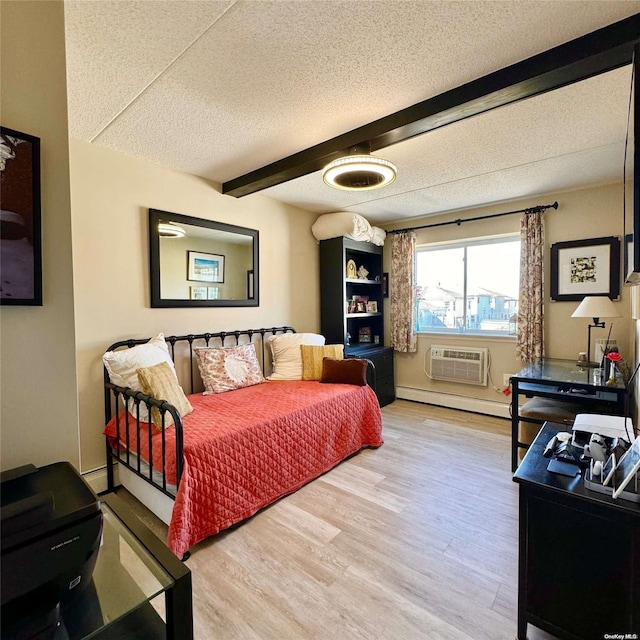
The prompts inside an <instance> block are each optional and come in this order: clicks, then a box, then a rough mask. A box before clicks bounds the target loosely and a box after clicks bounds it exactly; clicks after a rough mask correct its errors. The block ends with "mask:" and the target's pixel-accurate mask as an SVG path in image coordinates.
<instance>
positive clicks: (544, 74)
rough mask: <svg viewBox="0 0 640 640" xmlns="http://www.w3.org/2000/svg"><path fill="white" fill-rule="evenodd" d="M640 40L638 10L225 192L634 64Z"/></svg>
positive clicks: (292, 175) (242, 192) (253, 187)
mask: <svg viewBox="0 0 640 640" xmlns="http://www.w3.org/2000/svg"><path fill="white" fill-rule="evenodd" d="M638 42H640V14H635V15H633V16H630V17H629V18H625V19H624V20H621V21H619V22H616V23H614V24H612V25H609V26H607V27H603V28H602V29H598V30H597V31H593V32H592V33H589V34H587V35H584V36H581V37H579V38H576V39H575V40H570V41H569V42H566V43H564V44H561V45H559V46H557V47H554V48H553V49H549V50H548V51H544V52H543V53H540V54H537V55H535V56H532V57H531V58H527V59H526V60H523V61H521V62H517V63H516V64H513V65H511V66H509V67H505V68H504V69H500V70H499V71H494V72H493V73H490V74H488V75H486V76H483V77H482V78H478V79H477V80H472V81H471V82H468V83H466V84H464V85H461V86H459V87H456V88H455V89H451V90H449V91H445V92H444V93H441V94H440V95H437V96H435V97H433V98H429V99H427V100H423V101H422V102H419V103H417V104H414V105H413V106H411V107H407V108H405V109H401V110H400V111H396V112H395V113H393V114H391V115H388V116H385V117H384V118H380V119H378V120H375V121H374V122H370V123H369V124H366V125H363V126H361V127H358V128H356V129H353V130H352V131H348V132H346V133H343V134H341V135H339V136H336V137H335V138H331V139H330V140H326V141H325V142H321V143H319V144H317V145H314V146H313V147H309V148H308V149H305V150H304V151H299V152H298V153H294V154H293V155H290V156H287V157H286V158H282V159H281V160H277V161H276V162H272V163H271V164H268V165H266V166H264V167H261V168H260V169H256V170H254V171H251V172H249V173H246V174H245V175H242V176H239V177H238V178H233V179H232V180H229V181H227V182H224V183H223V184H222V193H224V194H226V195H231V196H235V197H241V196H246V195H249V194H251V193H256V192H258V191H261V190H263V189H267V188H269V187H273V186H275V185H278V184H282V183H283V182H288V181H289V180H294V179H296V178H300V177H302V176H305V175H307V174H309V173H313V172H315V171H319V170H320V169H322V168H323V167H324V166H325V165H326V164H328V163H329V162H331V161H332V160H335V159H337V158H340V157H342V156H345V155H347V153H348V151H349V149H350V148H351V147H355V146H360V145H369V147H370V149H371V151H372V152H373V151H377V150H380V149H384V148H385V147H388V146H391V145H393V144H397V143H398V142H402V141H403V140H408V139H410V138H413V137H415V136H419V135H422V134H424V133H427V132H428V131H432V130H434V129H438V128H440V127H444V126H446V125H448V124H452V123H454V122H458V121H460V120H464V119H465V118H470V117H472V116H475V115H478V114H481V113H485V112H487V111H491V110H492V109H497V108H498V107H502V106H505V105H508V104H512V103H514V102H517V101H519V100H524V99H525V98H531V97H533V96H537V95H540V94H543V93H546V92H547V91H553V90H554V89H559V88H561V87H564V86H567V85H569V84H573V83H574V82H580V81H582V80H586V79H587V78H590V77H592V76H595V75H598V74H600V73H605V72H607V71H612V70H613V69H617V68H618V67H621V66H624V65H626V64H630V63H631V61H632V59H633V47H634V45H635V44H636V43H638Z"/></svg>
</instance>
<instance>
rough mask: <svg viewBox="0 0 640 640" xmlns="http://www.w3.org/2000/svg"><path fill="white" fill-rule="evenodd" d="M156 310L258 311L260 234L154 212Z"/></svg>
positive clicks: (151, 220)
mask: <svg viewBox="0 0 640 640" xmlns="http://www.w3.org/2000/svg"><path fill="white" fill-rule="evenodd" d="M149 238H150V257H151V306H152V307H183V306H257V305H258V286H257V285H258V232H257V231H256V230H254V229H247V228H245V227H238V226H235V225H229V224H224V223H221V222H214V221H212V220H204V219H201V218H194V217H191V216H183V215H181V214H177V213H170V212H167V211H159V210H157V209H150V210H149Z"/></svg>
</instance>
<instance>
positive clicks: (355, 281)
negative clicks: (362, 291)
mask: <svg viewBox="0 0 640 640" xmlns="http://www.w3.org/2000/svg"><path fill="white" fill-rule="evenodd" d="M345 282H347V283H348V284H379V285H381V284H382V280H363V279H361V278H345Z"/></svg>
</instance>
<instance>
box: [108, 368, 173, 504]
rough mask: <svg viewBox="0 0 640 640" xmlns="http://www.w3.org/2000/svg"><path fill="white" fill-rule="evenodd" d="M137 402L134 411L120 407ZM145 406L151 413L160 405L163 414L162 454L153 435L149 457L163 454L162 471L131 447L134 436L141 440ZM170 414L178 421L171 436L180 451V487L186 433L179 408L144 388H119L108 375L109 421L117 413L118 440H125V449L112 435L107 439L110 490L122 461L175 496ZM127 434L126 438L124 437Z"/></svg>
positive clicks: (150, 441) (135, 439)
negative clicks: (171, 475)
mask: <svg viewBox="0 0 640 640" xmlns="http://www.w3.org/2000/svg"><path fill="white" fill-rule="evenodd" d="M130 402H132V403H133V407H134V408H133V410H131V407H129V411H121V410H120V409H122V408H126V407H127V406H128V405H129V403H130ZM141 404H142V405H144V406H146V408H147V412H148V413H151V409H152V408H154V407H155V408H157V409H158V410H159V411H160V416H161V421H162V422H161V424H162V429H161V435H162V440H161V445H160V454H158V453H157V452H156V451H154V449H153V441H152V439H151V437H150V435H149V438H148V443H149V460H154V459H155V457H156V456H157V455H160V456H161V460H162V471H154V469H153V467H152V465H151V464H145V463H144V461H143V460H142V458H141V456H140V455H135V454H133V453H132V452H131V449H130V440H131V438H132V437H133V438H134V441H135V442H141V433H142V430H141V426H140V425H141V420H140V405H141ZM167 413H168V414H170V415H171V417H172V418H173V423H174V427H175V428H174V430H173V435H170V436H169V437H174V438H175V452H176V484H175V486H176V487H177V486H178V485H179V484H180V479H181V477H182V467H183V459H182V458H183V456H182V452H183V434H182V419H181V418H180V414H179V413H178V410H177V409H176V408H175V407H174V406H173V405H171V404H169V403H168V402H166V401H164V400H158V399H157V398H153V397H151V396H149V395H147V394H146V393H143V392H142V391H133V390H132V389H130V388H128V387H118V386H117V385H115V384H112V383H111V382H109V380H108V377H107V378H106V379H105V417H106V419H107V423H108V422H110V421H111V419H112V417H113V416H115V429H116V438H115V441H116V443H118V442H122V440H123V439H124V442H125V446H124V448H122V447H120V446H118V445H117V444H116V445H115V446H112V445H111V442H110V441H109V438H107V439H106V448H107V487H108V491H113V489H114V488H115V481H114V472H113V471H114V464H115V463H116V462H118V463H119V464H122V465H124V466H126V467H127V468H128V469H130V470H131V471H133V472H134V473H135V474H136V475H138V476H140V477H141V478H142V479H144V480H146V481H147V482H148V483H149V484H151V485H153V486H154V487H156V488H157V489H159V490H160V491H162V492H163V493H164V494H166V495H168V496H170V497H171V498H175V493H174V492H173V491H172V490H171V486H170V483H169V482H168V480H167V473H166V465H165V462H166V452H167V433H168V431H167V430H166V429H165V428H164V425H165V423H166V422H168V417H167ZM122 434H124V437H122ZM149 434H150V432H149Z"/></svg>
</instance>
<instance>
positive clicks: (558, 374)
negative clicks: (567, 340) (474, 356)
mask: <svg viewBox="0 0 640 640" xmlns="http://www.w3.org/2000/svg"><path fill="white" fill-rule="evenodd" d="M598 371H599V370H598ZM511 393H512V397H511V470H512V471H515V470H516V469H517V467H518V451H519V449H526V448H528V446H529V445H528V444H526V443H523V442H520V439H519V424H520V421H521V420H522V419H523V418H522V417H521V416H520V401H521V399H522V398H523V397H525V398H533V397H536V396H537V397H542V398H552V399H554V400H558V401H562V402H569V403H572V404H577V405H579V406H580V408H584V413H606V414H611V415H624V413H625V409H626V400H627V389H626V387H625V384H624V382H623V381H622V379H621V378H616V380H615V383H614V384H612V385H609V384H607V381H606V380H602V379H600V378H599V377H597V374H596V370H595V369H593V368H588V367H581V366H579V365H578V363H577V362H576V361H575V360H561V359H557V358H543V359H541V360H539V361H536V362H533V363H530V364H527V365H525V366H524V367H523V368H522V370H520V371H519V372H518V373H516V374H515V375H513V376H511ZM525 421H527V422H537V421H536V420H532V419H525Z"/></svg>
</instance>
